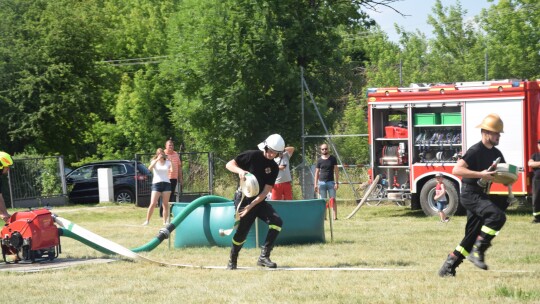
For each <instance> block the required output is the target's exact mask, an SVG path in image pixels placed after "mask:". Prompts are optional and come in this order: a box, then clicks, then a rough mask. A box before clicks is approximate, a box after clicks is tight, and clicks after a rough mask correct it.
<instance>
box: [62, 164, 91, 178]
mask: <svg viewBox="0 0 540 304" xmlns="http://www.w3.org/2000/svg"><path fill="white" fill-rule="evenodd" d="M93 168H94V167H93V166H85V167H81V168H77V169H75V170H73V171H71V172H70V173H69V174H68V177H70V178H73V179H89V178H92V171H93Z"/></svg>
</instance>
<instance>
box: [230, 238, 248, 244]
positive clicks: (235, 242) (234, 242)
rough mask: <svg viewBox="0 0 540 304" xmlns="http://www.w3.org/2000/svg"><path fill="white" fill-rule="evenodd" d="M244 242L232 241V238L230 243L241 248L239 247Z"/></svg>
mask: <svg viewBox="0 0 540 304" xmlns="http://www.w3.org/2000/svg"><path fill="white" fill-rule="evenodd" d="M245 242H246V240H243V241H242V242H237V241H235V240H234V238H233V239H232V243H233V244H234V245H236V246H241V245H243V244H244V243H245Z"/></svg>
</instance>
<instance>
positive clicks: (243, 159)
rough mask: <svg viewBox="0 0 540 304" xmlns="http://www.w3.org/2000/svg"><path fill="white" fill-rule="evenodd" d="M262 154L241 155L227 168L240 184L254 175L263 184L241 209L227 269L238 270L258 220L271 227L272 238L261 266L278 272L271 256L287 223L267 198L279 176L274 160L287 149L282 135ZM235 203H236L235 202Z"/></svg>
mask: <svg viewBox="0 0 540 304" xmlns="http://www.w3.org/2000/svg"><path fill="white" fill-rule="evenodd" d="M258 148H259V150H260V151H259V150H249V151H245V152H242V153H240V154H239V155H238V156H236V157H235V158H234V159H233V160H231V161H229V162H228V163H227V165H226V166H225V167H226V168H227V169H228V170H229V171H231V172H232V173H236V174H238V177H239V178H240V180H244V179H245V175H246V174H247V173H251V174H253V175H254V176H255V177H256V178H257V182H258V183H259V193H258V194H257V195H256V196H255V197H251V198H247V197H245V198H244V199H243V200H242V202H241V204H240V209H239V215H240V223H239V225H238V229H237V230H236V233H235V234H234V236H233V238H232V248H231V254H230V258H229V263H228V264H227V269H231V270H232V269H236V267H237V260H238V253H239V252H240V249H242V246H243V245H244V243H245V242H246V237H247V234H248V232H249V229H250V228H251V225H253V222H254V221H255V219H256V218H260V219H261V220H262V221H264V222H265V223H267V224H268V234H267V235H266V240H265V242H264V245H263V247H262V248H261V255H260V256H259V259H258V260H257V265H259V266H264V267H269V268H276V267H277V265H276V263H274V262H272V261H271V260H270V252H271V251H272V249H273V248H274V242H275V240H276V238H277V236H278V234H279V232H280V231H281V226H282V225H283V221H282V220H281V218H280V217H279V215H278V214H277V212H276V211H275V210H274V208H273V207H272V205H270V204H269V203H268V202H267V201H266V195H267V194H268V193H269V192H270V191H271V190H272V187H273V186H274V183H275V181H276V178H277V175H278V171H279V168H278V165H277V164H276V162H275V161H274V158H276V157H277V156H278V154H279V153H281V152H283V150H284V148H285V141H283V138H282V137H281V136H280V135H279V134H272V135H270V136H268V138H267V139H266V140H265V141H264V142H262V143H260V144H259V145H258ZM235 203H237V202H236V200H235Z"/></svg>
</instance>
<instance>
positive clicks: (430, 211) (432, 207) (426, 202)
mask: <svg viewBox="0 0 540 304" xmlns="http://www.w3.org/2000/svg"><path fill="white" fill-rule="evenodd" d="M443 183H444V185H445V187H446V200H447V201H448V205H447V206H446V208H445V209H444V213H446V214H447V215H453V214H454V213H456V210H457V208H458V205H459V195H458V191H457V190H456V186H454V183H452V182H451V181H449V180H447V179H445V180H443ZM436 185H437V180H436V179H434V178H433V179H430V180H429V181H428V182H427V183H425V184H424V186H423V187H422V191H421V192H420V205H421V206H422V210H423V211H424V213H425V214H426V215H427V216H435V215H438V213H439V212H438V210H437V202H436V201H435V200H434V199H433V197H434V196H435V186H436Z"/></svg>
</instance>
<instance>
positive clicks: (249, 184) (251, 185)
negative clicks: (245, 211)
mask: <svg viewBox="0 0 540 304" xmlns="http://www.w3.org/2000/svg"><path fill="white" fill-rule="evenodd" d="M244 177H245V180H241V181H240V190H242V193H244V195H245V196H246V197H254V196H256V195H257V194H259V182H258V181H257V178H256V177H255V175H253V174H251V173H247V174H246V175H244Z"/></svg>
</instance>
